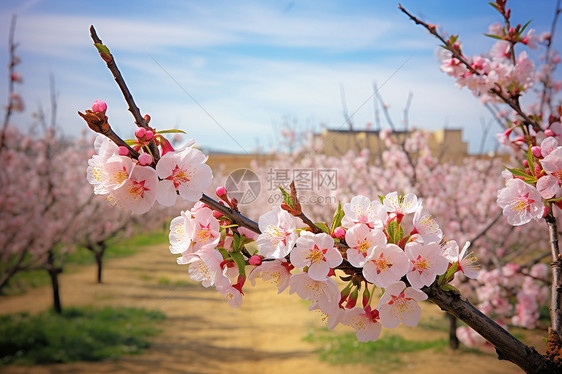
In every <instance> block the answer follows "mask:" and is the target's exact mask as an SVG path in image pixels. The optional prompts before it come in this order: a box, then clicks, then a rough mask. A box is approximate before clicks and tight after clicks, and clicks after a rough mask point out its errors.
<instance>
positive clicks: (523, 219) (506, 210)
mask: <svg viewBox="0 0 562 374" xmlns="http://www.w3.org/2000/svg"><path fill="white" fill-rule="evenodd" d="M497 202H498V205H499V206H500V207H501V208H502V209H503V214H504V216H506V217H507V222H508V223H509V224H510V225H513V226H521V225H524V224H526V223H527V222H530V221H531V220H533V219H540V218H542V214H543V206H544V205H543V203H542V198H541V195H540V193H539V191H537V189H536V188H535V187H533V186H531V185H530V184H528V183H525V182H523V181H522V180H521V179H512V180H510V181H508V182H507V184H506V187H505V188H503V189H501V190H499V191H498V199H497Z"/></svg>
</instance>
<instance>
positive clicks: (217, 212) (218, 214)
mask: <svg viewBox="0 0 562 374" xmlns="http://www.w3.org/2000/svg"><path fill="white" fill-rule="evenodd" d="M213 217H215V218H216V219H219V218H221V217H222V213H221V212H219V211H218V210H213Z"/></svg>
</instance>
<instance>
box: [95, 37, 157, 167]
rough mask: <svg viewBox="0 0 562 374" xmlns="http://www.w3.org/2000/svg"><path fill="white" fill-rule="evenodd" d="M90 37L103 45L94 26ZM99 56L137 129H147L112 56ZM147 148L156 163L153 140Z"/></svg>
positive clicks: (102, 54)
mask: <svg viewBox="0 0 562 374" xmlns="http://www.w3.org/2000/svg"><path fill="white" fill-rule="evenodd" d="M90 36H91V37H92V40H93V41H94V44H103V43H102V41H101V39H100V38H99V37H98V35H97V33H96V30H95V29H94V26H90ZM100 55H101V56H102V59H103V60H104V61H105V62H106V64H107V68H108V69H109V71H111V73H112V74H113V77H114V78H115V82H117V85H118V86H119V88H120V89H121V92H122V93H123V97H124V98H125V101H126V102H127V104H128V105H129V112H131V114H132V115H133V117H134V119H135V123H136V125H137V126H138V127H144V128H146V129H149V128H150V127H149V126H148V124H147V123H146V121H145V120H144V117H143V116H142V114H141V112H140V109H139V108H138V106H137V104H135V100H134V99H133V95H132V94H131V91H129V88H128V87H127V84H126V83H125V80H124V79H123V76H122V75H121V72H120V71H119V69H118V68H117V64H116V63H115V59H114V57H113V56H112V55H109V56H108V55H107V54H106V53H100ZM148 147H149V148H150V152H151V153H152V156H153V158H154V162H158V160H159V159H160V152H159V151H158V147H157V146H156V143H155V142H154V140H151V141H150V143H149V144H148Z"/></svg>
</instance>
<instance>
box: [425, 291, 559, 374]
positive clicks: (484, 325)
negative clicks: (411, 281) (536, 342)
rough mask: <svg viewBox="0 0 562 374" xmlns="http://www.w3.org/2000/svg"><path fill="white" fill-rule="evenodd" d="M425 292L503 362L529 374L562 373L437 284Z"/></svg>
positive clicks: (534, 351) (478, 311) (466, 302)
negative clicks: (479, 337) (494, 348)
mask: <svg viewBox="0 0 562 374" xmlns="http://www.w3.org/2000/svg"><path fill="white" fill-rule="evenodd" d="M422 291H424V292H425V293H426V294H427V295H428V297H429V300H430V301H431V302H433V303H434V304H436V305H437V306H439V307H440V308H441V310H444V311H446V312H448V313H450V314H452V315H454V316H455V317H457V318H458V319H460V320H461V321H463V322H464V323H466V324H467V325H468V326H470V327H471V328H472V329H474V330H475V331H477V332H478V333H479V334H480V335H482V337H483V338H484V339H486V340H488V341H489V342H490V343H492V345H494V347H496V353H497V354H498V358H499V359H500V360H508V361H511V362H513V363H514V364H516V365H517V366H519V367H520V368H521V369H523V370H524V371H525V372H527V373H559V371H558V370H559V369H557V368H556V367H554V365H553V364H552V363H551V362H550V361H549V360H547V359H546V358H544V357H543V356H542V355H541V354H540V353H538V352H537V351H536V350H535V349H534V348H533V347H529V346H527V345H525V344H523V343H522V342H521V341H519V340H517V339H516V338H515V337H513V335H511V334H510V333H508V332H507V331H506V330H505V329H504V328H502V327H501V326H500V325H498V324H497V323H496V322H494V321H493V320H492V319H490V318H489V317H488V316H486V315H484V314H483V313H482V312H481V311H480V310H478V309H477V308H475V307H474V306H473V305H472V304H471V303H470V302H468V300H463V299H461V297H460V295H458V294H455V293H452V292H445V291H443V290H441V289H440V288H439V286H438V285H437V282H435V283H433V285H431V286H430V287H424V288H423V289H422Z"/></svg>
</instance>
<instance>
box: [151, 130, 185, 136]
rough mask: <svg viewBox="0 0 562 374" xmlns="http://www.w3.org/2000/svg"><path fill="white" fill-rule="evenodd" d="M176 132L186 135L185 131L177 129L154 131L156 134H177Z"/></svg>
mask: <svg viewBox="0 0 562 374" xmlns="http://www.w3.org/2000/svg"><path fill="white" fill-rule="evenodd" d="M178 133H181V134H185V135H187V133H186V132H185V131H183V130H179V129H170V130H162V131H156V134H178Z"/></svg>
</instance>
